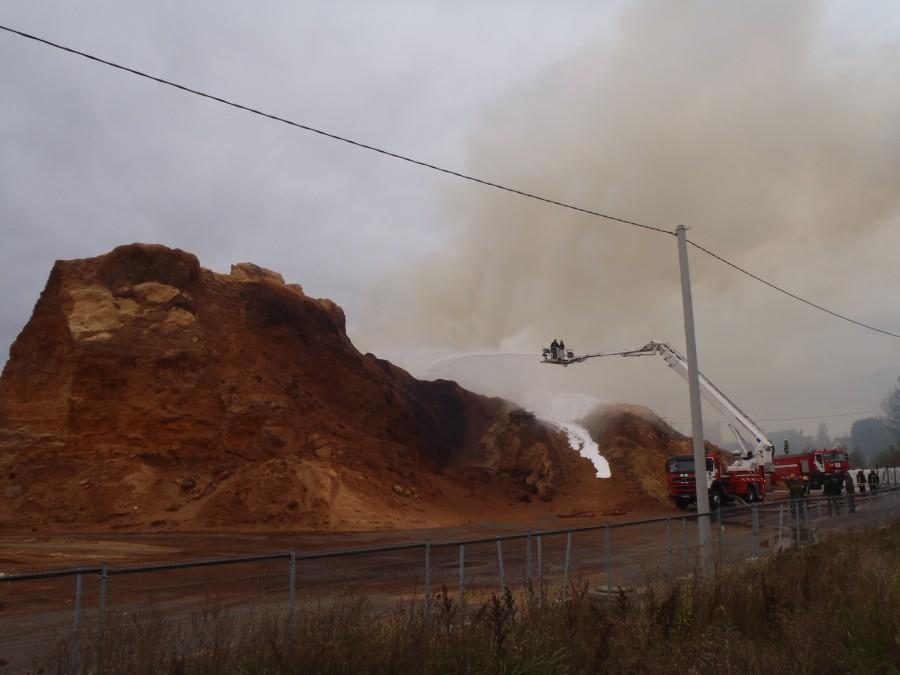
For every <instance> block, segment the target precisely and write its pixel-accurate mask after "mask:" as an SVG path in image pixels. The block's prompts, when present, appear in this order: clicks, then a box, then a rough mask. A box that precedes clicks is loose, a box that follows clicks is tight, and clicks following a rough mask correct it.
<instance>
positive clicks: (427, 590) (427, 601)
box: [425, 539, 431, 615]
mask: <svg viewBox="0 0 900 675" xmlns="http://www.w3.org/2000/svg"><path fill="white" fill-rule="evenodd" d="M430 603H431V540H430V539H428V540H426V541H425V614H426V615H427V614H428V607H429V605H430Z"/></svg>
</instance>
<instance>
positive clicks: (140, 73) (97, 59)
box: [0, 25, 900, 339]
mask: <svg viewBox="0 0 900 675" xmlns="http://www.w3.org/2000/svg"><path fill="white" fill-rule="evenodd" d="M0 30H4V31H6V32H8V33H12V34H14V35H18V36H19V37H23V38H26V39H28V40H33V41H35V42H38V43H41V44H44V45H47V46H48V47H53V48H55V49H59V50H61V51H64V52H68V53H70V54H75V55H76V56H81V57H82V58H85V59H88V60H90V61H95V62H97V63H102V64H103V65H105V66H109V67H110V68H115V69H116V70H121V71H124V72H126V73H131V74H132V75H137V76H138V77H143V78H145V79H148V80H152V81H153V82H157V83H159V84H164V85H166V86H169V87H174V88H175V89H179V90H181V91H184V92H187V93H189V94H194V95H195V96H200V97H202V98H206V99H209V100H211V101H216V102H217V103H222V104H224V105H227V106H230V107H232V108H237V109H238V110H243V111H245V112H249V113H252V114H254V115H259V116H260V117H265V118H267V119H270V120H274V121H276V122H281V123H282V124H287V125H290V126H292V127H296V128H298V129H303V130H304V131H309V132H311V133H314V134H318V135H320V136H324V137H326V138H330V139H332V140H335V141H340V142H342V143H347V144H348V145H352V146H355V147H357V148H361V149H363V150H371V151H372V152H377V153H379V154H381V155H385V156H387V157H393V158H394V159H399V160H401V161H404V162H408V163H410V164H415V165H417V166H421V167H424V168H426V169H431V170H433V171H438V172H440V173H444V174H447V175H449V176H455V177H456V178H460V179H462V180H467V181H470V182H472V183H478V184H479V185H484V186H486V187H491V188H495V189H497V190H502V191H504V192H509V193H511V194H514V195H518V196H520V197H526V198H528V199H533V200H536V201H539V202H543V203H545V204H551V205H553V206H559V207H561V208H564V209H568V210H570V211H576V212H578V213H585V214H587V215H591V216H596V217H598V218H604V219H606V220H610V221H614V222H617V223H622V224H625V225H631V226H633V227H637V228H641V229H644V230H648V231H651V232H656V233H659V234H667V235H669V236H674V234H675V233H674V232H670V231H668V230H665V229H663V228H661V227H656V226H654V225H646V224H644V223H639V222H637V221H634V220H628V219H626V218H619V217H617V216H611V215H609V214H606V213H601V212H600V211H594V210H592V209H587V208H583V207H580V206H575V205H574V204H569V203H567V202H562V201H559V200H556V199H550V198H548V197H542V196H540V195H537V194H534V193H532V192H526V191H525V190H520V189H518V188H514V187H509V186H507V185H503V184H501V183H495V182H493V181H489V180H485V179H483V178H478V177H476V176H472V175H469V174H465V173H462V172H460V171H454V170H453V169H447V168H445V167H442V166H439V165H437V164H432V163H430V162H425V161H422V160H419V159H415V158H413V157H409V156H407V155H402V154H400V153H396V152H391V151H390V150H385V149H384V148H379V147H377V146H374V145H369V144H368V143H363V142H361V141H356V140H353V139H351V138H347V137H345V136H339V135H338V134H334V133H331V132H329V131H324V130H322V129H317V128H316V127H311V126H309V125H307V124H301V123H300V122H295V121H294V120H290V119H287V118H285V117H280V116H278V115H273V114H271V113H267V112H264V111H262V110H258V109H257V108H253V107H250V106H247V105H243V104H241V103H236V102H235V101H230V100H228V99H226V98H222V97H221V96H215V95H213V94H208V93H206V92H204V91H201V90H199V89H194V88H192V87H188V86H186V85H183V84H178V83H177V82H173V81H171V80H167V79H165V78H162V77H157V76H155V75H150V74H148V73H145V72H143V71H140V70H137V69H135V68H130V67H128V66H123V65H120V64H118V63H115V62H113V61H109V60H107V59H103V58H100V57H99V56H94V55H92V54H88V53H87V52H83V51H79V50H77V49H74V48H72V47H66V46H65V45H61V44H58V43H56V42H51V41H50V40H46V39H44V38H41V37H38V36H36V35H32V34H30V33H26V32H24V31H20V30H16V29H15V28H10V27H8V26H4V25H0ZM688 243H689V244H690V245H691V246H693V247H694V248H696V249H697V250H699V251H702V252H703V253H706V254H707V255H709V256H712V257H713V258H715V259H716V260H718V261H720V262H722V263H724V264H725V265H728V266H729V267H731V268H733V269H735V270H737V271H738V272H741V273H742V274H745V275H747V276H749V277H750V278H752V279H755V280H756V281H758V282H760V283H762V284H765V285H766V286H768V287H769V288H772V289H773V290H776V291H778V292H779V293H784V294H785V295H787V296H789V297H791V298H793V299H794V300H797V301H799V302H802V303H804V304H806V305H809V306H810V307H813V308H815V309H818V310H820V311H822V312H825V313H826V314H830V315H831V316H833V317H836V318H838V319H843V320H844V321H848V322H850V323H852V324H855V325H857V326H860V327H862V328H867V329H868V330H871V331H875V332H876V333H881V334H882V335H888V336H890V337H894V338H898V339H900V334H897V333H892V332H890V331H887V330H883V329H881V328H876V327H875V326H871V325H869V324H866V323H863V322H861V321H857V320H855V319H851V318H850V317H848V316H845V315H843V314H839V313H838V312H835V311H832V310H830V309H828V308H826V307H823V306H822V305H818V304H816V303H814V302H812V301H810V300H806V299H805V298H802V297H800V296H799V295H796V294H794V293H791V292H790V291H788V290H785V289H783V288H781V287H780V286H777V285H775V284H773V283H771V282H769V281H766V280H765V279H763V278H762V277H760V276H758V275H756V274H753V273H752V272H749V271H747V270H745V269H744V268H743V267H740V266H739V265H737V264H735V263H733V262H731V261H730V260H727V259H725V258H723V257H722V256H720V255H718V254H716V253H714V252H713V251H710V250H709V249H707V248H704V247H703V246H700V245H699V244H697V243H695V242H693V241H690V240H689V241H688Z"/></svg>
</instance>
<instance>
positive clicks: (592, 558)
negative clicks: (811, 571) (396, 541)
mask: <svg viewBox="0 0 900 675" xmlns="http://www.w3.org/2000/svg"><path fill="white" fill-rule="evenodd" d="M898 516H900V488H898V487H896V486H889V487H887V486H886V487H882V488H880V489H876V490H870V491H868V492H866V493H864V494H859V493H856V494H852V495H843V496H840V497H809V498H804V499H796V500H792V501H782V502H774V503H760V504H753V505H745V506H738V507H731V508H724V509H720V510H718V511H714V512H713V513H711V514H710V515H709V516H708V517H709V519H710V532H711V535H710V549H711V559H710V560H707V559H706V558H703V557H701V556H700V551H699V550H698V543H697V541H698V538H697V537H698V532H697V529H698V528H697V520H698V518H699V516H698V515H697V514H696V513H684V514H683V515H673V516H668V517H661V518H654V519H650V520H642V521H636V522H629V523H616V524H608V525H597V526H588V527H578V528H571V529H565V530H555V531H542V532H530V533H524V534H516V535H505V536H499V537H493V538H487V539H477V540H465V541H453V542H430V541H427V542H422V543H415V544H405V545H399V546H389V547H380V548H372V549H357V550H345V551H333V552H317V553H302V552H296V551H288V552H284V553H274V554H268V555H261V556H251V557H241V558H224V559H216V560H203V561H194V562H180V563H171V564H152V565H130V566H116V567H111V566H109V565H106V564H103V565H100V566H99V567H82V568H75V569H65V570H52V571H44V572H34V573H29V574H18V575H13V576H2V577H0V659H2V660H0V673H5V672H25V671H26V669H27V663H28V662H29V661H33V660H34V659H35V658H36V657H38V656H46V650H47V648H48V647H47V645H49V644H54V645H59V647H57V648H60V649H66V650H68V651H69V652H70V654H69V657H68V658H67V660H66V662H67V663H69V664H70V672H82V670H80V669H82V668H83V666H84V665H85V660H86V659H90V660H91V663H92V668H91V672H104V660H105V659H108V658H110V654H109V653H108V651H109V649H110V648H111V645H112V643H113V641H110V640H108V638H109V636H110V635H115V633H116V632H117V631H120V630H122V627H123V626H125V625H126V624H127V623H128V622H129V621H131V622H135V621H137V618H138V617H146V616H154V617H159V618H160V619H163V620H164V621H165V623H166V625H167V626H168V627H169V628H170V629H171V627H172V626H177V627H178V628H179V630H178V631H175V633H174V634H178V635H180V636H192V635H193V636H195V637H197V639H199V636H201V635H202V633H203V631H205V630H208V628H209V626H208V622H209V621H212V620H213V619H212V618H211V617H220V616H222V615H223V613H225V614H228V615H229V616H231V617H232V619H233V618H234V617H238V618H240V617H245V616H249V615H251V614H252V615H253V616H255V617H259V616H277V617H281V618H285V617H286V618H288V619H290V618H291V617H293V616H294V615H296V614H297V613H304V614H306V615H309V614H310V613H313V614H314V613H316V612H319V611H322V610H323V609H327V608H330V607H333V606H336V605H337V604H339V603H342V602H346V601H347V599H348V598H358V599H364V600H365V601H366V602H367V603H368V604H369V606H375V607H381V608H384V609H385V611H396V610H397V609H407V610H414V611H420V612H424V613H426V614H427V613H428V612H429V611H430V609H431V606H432V605H433V603H436V602H447V601H452V602H453V603H454V604H455V605H456V606H458V607H460V608H461V610H462V611H463V612H466V611H471V609H472V608H477V607H478V606H480V605H481V604H483V603H484V602H485V601H486V600H487V599H488V598H490V596H491V594H495V593H502V592H504V591H505V590H506V589H509V591H510V592H513V593H516V594H519V595H520V596H522V599H523V600H524V601H527V602H532V603H537V604H541V605H542V604H544V603H551V602H559V601H564V600H565V599H566V597H567V595H568V594H569V593H571V592H573V590H574V589H576V588H578V589H588V591H589V592H592V593H598V594H607V593H613V594H617V593H621V592H623V591H625V592H627V591H629V590H631V589H635V588H639V587H641V586H643V585H646V584H647V583H649V582H651V581H654V580H660V579H668V580H674V579H677V578H683V577H686V576H688V575H691V574H693V573H695V572H696V571H698V570H699V569H701V568H703V566H704V564H705V565H706V568H705V569H709V568H710V567H712V566H716V567H721V566H727V565H730V564H733V563H736V562H739V561H742V560H747V559H756V558H764V557H766V556H768V555H771V554H773V553H775V552H778V551H781V550H784V549H786V548H790V547H798V546H799V547H803V546H807V545H810V544H813V543H815V542H816V541H818V540H819V539H820V538H821V537H823V536H828V535H829V534H834V533H838V532H840V531H845V530H848V529H853V528H861V527H867V526H871V525H879V524H889V523H892V522H895V521H897V520H898V519H900V518H898ZM213 610H214V611H213ZM141 630H145V629H144V628H141ZM3 664H5V665H3Z"/></svg>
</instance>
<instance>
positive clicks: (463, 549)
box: [459, 544, 466, 613]
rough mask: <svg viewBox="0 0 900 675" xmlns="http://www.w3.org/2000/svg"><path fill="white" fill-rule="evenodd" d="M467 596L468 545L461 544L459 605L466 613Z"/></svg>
mask: <svg viewBox="0 0 900 675" xmlns="http://www.w3.org/2000/svg"><path fill="white" fill-rule="evenodd" d="M465 598H466V545H465V544H460V545H459V607H460V609H461V610H462V611H463V613H465V606H466V605H465V602H466V600H465Z"/></svg>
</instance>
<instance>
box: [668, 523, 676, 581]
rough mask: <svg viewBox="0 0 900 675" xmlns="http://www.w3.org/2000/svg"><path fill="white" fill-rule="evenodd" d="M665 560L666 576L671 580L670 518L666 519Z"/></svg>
mask: <svg viewBox="0 0 900 675" xmlns="http://www.w3.org/2000/svg"><path fill="white" fill-rule="evenodd" d="M666 559H667V562H668V567H669V571H668V575H669V578H670V579H672V578H674V576H675V570H674V562H673V560H672V516H669V517H668V518H666Z"/></svg>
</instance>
